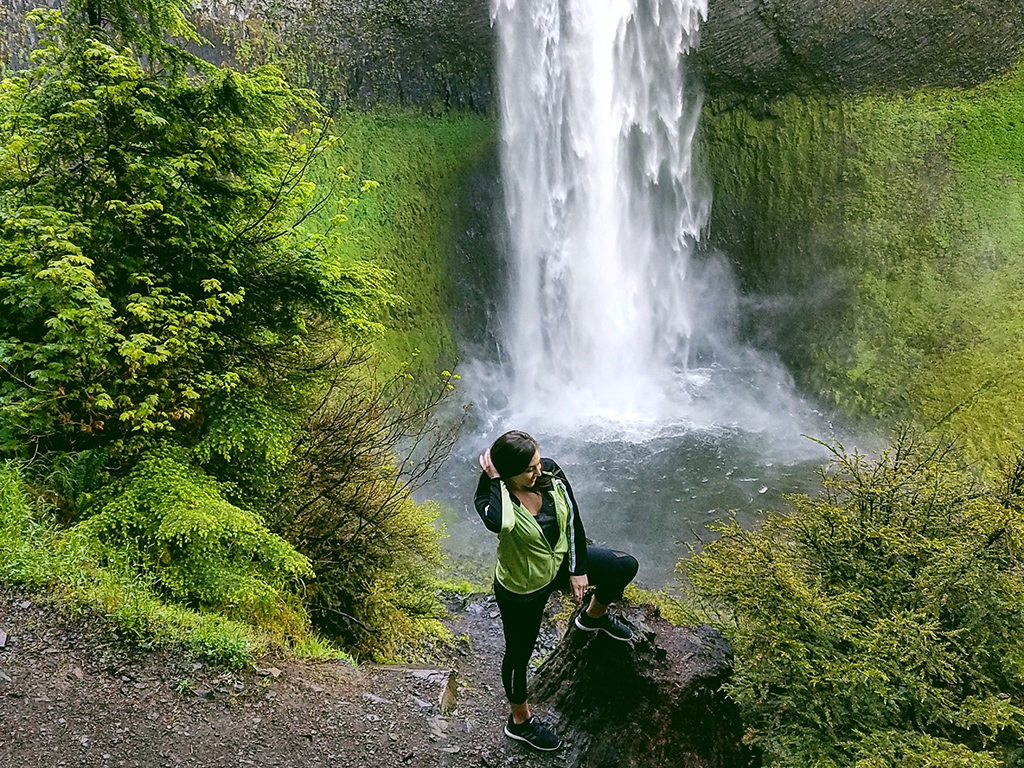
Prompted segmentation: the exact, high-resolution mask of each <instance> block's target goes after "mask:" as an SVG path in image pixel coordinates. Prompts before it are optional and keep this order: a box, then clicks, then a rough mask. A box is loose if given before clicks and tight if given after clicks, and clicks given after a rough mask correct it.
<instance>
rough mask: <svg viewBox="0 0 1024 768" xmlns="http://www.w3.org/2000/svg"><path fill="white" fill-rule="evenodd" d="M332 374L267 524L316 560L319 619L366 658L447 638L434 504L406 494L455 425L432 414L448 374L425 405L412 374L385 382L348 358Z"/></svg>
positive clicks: (314, 598) (311, 604) (312, 589)
mask: <svg viewBox="0 0 1024 768" xmlns="http://www.w3.org/2000/svg"><path fill="white" fill-rule="evenodd" d="M334 374H335V375H334V376H333V377H332V378H330V379H329V380H327V381H326V382H325V383H324V388H323V392H322V393H321V397H322V399H321V402H320V404H319V405H318V407H316V408H315V409H314V410H313V411H312V412H311V413H310V414H309V416H308V418H307V419H306V422H305V424H304V425H303V428H302V429H301V430H299V431H298V432H297V434H298V435H300V438H299V439H298V441H297V442H296V445H295V448H294V460H293V462H292V463H291V465H290V466H289V467H288V468H287V471H286V472H285V473H284V474H283V478H284V480H285V484H284V485H283V486H282V489H281V492H280V493H279V494H278V496H277V497H276V499H274V500H273V501H272V502H270V503H269V504H268V507H267V509H268V511H267V520H268V524H269V525H270V527H271V529H272V530H274V531H275V532H277V533H279V534H280V535H281V536H282V537H283V538H285V539H287V540H288V541H289V542H291V544H292V545H293V546H294V547H295V548H296V550H298V551H299V552H301V553H302V554H303V555H305V556H307V557H308V558H309V560H310V562H311V563H312V567H313V570H314V571H315V572H316V578H315V579H314V580H311V581H310V582H308V583H307V585H306V591H305V600H306V602H307V605H308V608H309V611H310V613H311V615H312V617H313V619H314V621H315V622H316V624H317V625H318V626H320V627H321V628H323V629H324V631H325V632H327V633H328V634H329V635H331V636H333V637H338V638H341V639H342V640H343V642H344V645H345V647H346V648H349V649H352V650H353V651H355V652H356V653H359V654H360V655H370V656H372V657H375V658H396V657H398V656H401V655H403V654H404V653H407V652H408V651H409V650H410V649H412V648H415V647H417V642H418V641H419V640H420V639H421V638H422V637H423V636H424V635H425V634H433V635H444V634H445V630H444V628H443V626H442V625H441V623H440V619H441V618H442V617H443V616H444V615H445V612H444V606H443V605H442V604H441V602H440V600H439V599H438V597H437V594H436V591H437V590H436V587H437V577H436V576H435V571H436V570H437V568H438V566H439V565H440V561H441V553H440V547H439V546H438V539H439V538H440V532H439V531H438V530H437V529H435V528H434V527H433V525H432V524H431V523H432V521H433V520H434V519H435V518H436V515H437V510H436V509H435V508H434V507H433V506H432V505H417V504H416V503H415V502H414V501H413V499H412V495H411V491H412V488H413V487H414V486H415V484H416V483H417V482H419V481H420V480H421V479H422V477H423V476H424V475H429V473H430V472H431V471H432V470H433V469H434V467H435V466H436V464H437V462H438V461H439V460H440V459H441V458H442V457H443V456H446V455H447V452H448V450H449V449H450V446H451V443H452V441H453V440H454V435H455V431H456V430H457V428H458V426H459V425H458V424H455V425H448V426H443V425H440V424H438V423H436V422H434V421H433V419H432V417H431V414H432V413H433V411H434V409H435V407H436V406H437V404H438V403H439V402H440V401H441V399H443V398H444V397H445V396H446V395H447V392H448V390H449V387H450V384H449V383H448V380H447V378H445V379H442V381H441V382H440V383H439V385H438V386H437V387H436V388H435V391H434V395H433V397H432V398H431V399H429V400H427V401H423V400H421V399H419V396H418V394H417V395H416V396H415V397H414V398H413V399H412V400H410V399H409V398H410V394H411V393H412V392H413V391H414V384H413V382H411V381H410V380H409V379H407V378H405V377H402V376H399V377H398V378H395V379H392V380H390V381H387V382H384V383H381V382H378V381H377V380H376V379H375V378H373V377H367V371H366V369H365V367H364V366H362V365H359V364H358V363H357V362H356V361H353V360H351V359H350V362H349V363H348V364H347V365H342V366H339V367H337V368H336V369H335V371H334Z"/></svg>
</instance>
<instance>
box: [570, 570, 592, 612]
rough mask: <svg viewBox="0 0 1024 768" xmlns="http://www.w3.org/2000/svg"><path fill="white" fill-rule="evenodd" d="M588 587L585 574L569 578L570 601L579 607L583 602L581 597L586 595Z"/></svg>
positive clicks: (588, 582)
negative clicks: (573, 601)
mask: <svg viewBox="0 0 1024 768" xmlns="http://www.w3.org/2000/svg"><path fill="white" fill-rule="evenodd" d="M589 586H590V580H589V579H588V578H587V574H585V573H584V574H582V575H580V576H570V577H569V587H570V588H571V589H572V599H573V600H575V601H576V604H577V605H579V604H580V603H582V602H583V596H584V595H585V594H587V588H588V587H589Z"/></svg>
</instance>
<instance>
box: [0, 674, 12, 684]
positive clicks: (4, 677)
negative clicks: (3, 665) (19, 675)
mask: <svg viewBox="0 0 1024 768" xmlns="http://www.w3.org/2000/svg"><path fill="white" fill-rule="evenodd" d="M0 680H3V681H4V682H5V683H13V682H14V680H13V679H12V678H11V677H10V676H8V675H7V674H6V673H4V672H0Z"/></svg>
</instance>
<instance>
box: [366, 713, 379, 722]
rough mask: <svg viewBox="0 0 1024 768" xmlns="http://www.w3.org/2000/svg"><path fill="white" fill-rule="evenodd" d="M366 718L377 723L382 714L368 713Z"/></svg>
mask: <svg viewBox="0 0 1024 768" xmlns="http://www.w3.org/2000/svg"><path fill="white" fill-rule="evenodd" d="M366 719H367V720H369V721H370V722H371V723H376V722H378V721H379V720H380V715H367V716H366Z"/></svg>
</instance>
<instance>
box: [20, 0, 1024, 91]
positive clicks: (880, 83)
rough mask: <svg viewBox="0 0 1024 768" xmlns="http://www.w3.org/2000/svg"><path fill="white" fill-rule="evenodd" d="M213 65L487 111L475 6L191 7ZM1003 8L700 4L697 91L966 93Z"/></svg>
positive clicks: (820, 2)
mask: <svg viewBox="0 0 1024 768" xmlns="http://www.w3.org/2000/svg"><path fill="white" fill-rule="evenodd" d="M642 1H644V2H647V1H650V0H642ZM43 4H48V5H51V6H55V5H61V4H63V3H62V0H8V2H7V3H5V4H4V6H3V7H2V8H0V28H2V30H3V31H2V33H0V54H3V58H4V59H5V60H7V61H9V62H11V63H13V64H15V65H16V66H17V64H18V63H19V62H20V61H21V59H20V58H19V53H18V52H19V50H23V49H24V46H25V42H26V39H27V38H26V35H25V33H24V30H23V25H22V23H21V18H22V17H23V15H24V13H25V11H26V10H28V9H29V8H32V7H36V6H38V5H43ZM193 17H194V18H195V20H196V22H197V25H198V26H199V28H200V30H201V31H202V32H203V34H204V35H205V36H206V37H207V38H208V39H210V40H211V41H212V42H213V45H212V46H211V47H206V48H204V49H203V51H202V53H203V55H204V56H206V57H207V58H210V59H211V60H214V61H218V62H219V61H225V62H230V63H242V64H244V63H246V62H249V61H259V60H262V59H263V58H265V57H266V56H268V55H272V54H276V55H280V54H282V53H283V54H285V56H286V57H287V58H288V59H289V60H290V61H292V62H293V63H294V65H295V67H296V73H297V74H298V75H299V76H300V77H302V78H303V79H305V80H307V81H308V83H309V84H311V85H313V86H314V87H315V88H317V89H318V90H319V91H320V92H321V93H322V95H324V96H325V97H327V98H328V99H329V100H333V99H334V98H338V99H341V100H349V101H354V102H357V103H360V104H362V105H368V104H375V103H380V102H384V103H391V104H394V103H401V104H420V105H445V106H448V107H469V108H472V109H476V110H488V109H489V108H490V107H491V105H492V103H493V100H494V76H493V71H494V67H493V60H494V30H493V29H492V27H491V23H490V9H489V2H488V0H238V1H237V2H235V1H234V0H199V2H197V3H196V6H195V12H194V15H193ZM1022 42H1024V4H1022V3H1020V2H1015V1H1013V0H709V8H708V19H707V22H706V23H705V24H704V26H703V30H702V41H701V48H700V52H699V54H698V58H699V61H700V63H701V67H702V69H703V71H704V78H705V83H706V85H707V88H708V91H709V93H711V94H713V95H716V96H723V95H732V96H741V97H743V98H745V99H751V98H753V99H755V100H756V99H762V98H773V97H775V96H779V95H782V94H785V93H790V92H794V91H796V92H813V91H818V92H828V93H832V92H851V91H864V90H871V91H894V90H907V89H913V88H917V87H921V86H957V87H960V86H970V85H975V84H977V83H980V82H982V81H984V80H986V79H988V78H990V77H992V76H993V75H995V74H997V73H998V72H1001V71H1005V70H1006V69H1007V68H1008V67H1009V66H1010V65H1012V64H1013V62H1014V61H1015V60H1016V57H1017V55H1018V52H1019V50H1020V47H1021V45H1022Z"/></svg>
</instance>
